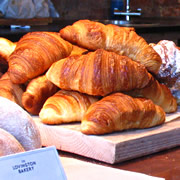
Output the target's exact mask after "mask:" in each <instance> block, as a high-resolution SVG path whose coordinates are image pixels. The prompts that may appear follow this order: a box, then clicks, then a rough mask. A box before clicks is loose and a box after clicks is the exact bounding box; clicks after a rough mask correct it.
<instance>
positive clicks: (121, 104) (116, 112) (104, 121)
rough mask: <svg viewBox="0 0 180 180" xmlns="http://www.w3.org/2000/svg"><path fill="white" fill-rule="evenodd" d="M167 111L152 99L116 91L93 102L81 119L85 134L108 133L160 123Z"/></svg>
mask: <svg viewBox="0 0 180 180" xmlns="http://www.w3.org/2000/svg"><path fill="white" fill-rule="evenodd" d="M164 121H165V112H164V111H163V109H162V108H161V107H160V106H157V105H155V104H154V103H153V102H152V101H151V100H150V99H144V98H132V97H131V96H128V95H125V94H122V93H114V94H111V95H109V96H106V97H104V98H102V99H101V100H100V101H98V102H95V103H93V104H92V105H91V106H90V107H89V108H88V110H87V111H86V113H85V115H84V117H83V119H82V121H81V132H82V133H84V134H106V133H111V132H115V131H122V130H127V129H134V128H136V129H142V128H149V127H153V126H157V125H160V124H162V123H164Z"/></svg>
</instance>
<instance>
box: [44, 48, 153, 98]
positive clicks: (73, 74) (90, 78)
mask: <svg viewBox="0 0 180 180" xmlns="http://www.w3.org/2000/svg"><path fill="white" fill-rule="evenodd" d="M46 77H47V79H48V80H49V81H51V82H52V83H54V84H55V85H56V86H58V87H59V88H61V89H66V90H75V91H79V92H81V93H86V94H89V95H95V96H105V95H107V94H109V93H112V92H116V91H127V90H132V89H135V88H143V87H145V86H146V85H147V84H148V82H149V80H150V77H151V75H150V74H149V73H148V72H147V70H146V68H145V67H144V66H143V65H141V64H139V63H137V62H134V61H132V60H131V59H129V58H128V57H127V56H120V55H118V54H116V53H114V52H108V51H105V50H103V49H98V50H96V51H95V52H89V53H88V54H85V55H75V56H69V57H67V58H65V59H63V60H61V61H58V62H55V63H54V64H53V65H52V66H51V67H50V68H49V70H48V71H47V73H46Z"/></svg>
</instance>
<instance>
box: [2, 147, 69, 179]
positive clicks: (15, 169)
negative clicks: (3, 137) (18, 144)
mask: <svg viewBox="0 0 180 180" xmlns="http://www.w3.org/2000/svg"><path fill="white" fill-rule="evenodd" d="M3 179H6V180H12V179H13V180H41V179H43V180H66V179H67V178H66V175H65V172H64V169H63V166H62V164H61V161H60V157H59V155H58V153H57V150H56V148H55V147H54V146H51V147H46V148H40V149H36V150H33V151H27V152H23V153H18V154H13V155H9V156H3V157H1V158H0V180H3Z"/></svg>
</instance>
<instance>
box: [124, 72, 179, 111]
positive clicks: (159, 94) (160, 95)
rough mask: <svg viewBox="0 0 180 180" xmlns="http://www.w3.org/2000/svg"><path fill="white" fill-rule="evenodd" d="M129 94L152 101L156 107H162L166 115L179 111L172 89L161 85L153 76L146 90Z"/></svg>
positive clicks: (138, 90) (137, 90)
mask: <svg viewBox="0 0 180 180" xmlns="http://www.w3.org/2000/svg"><path fill="white" fill-rule="evenodd" d="M127 93H128V94H129V95H131V96H133V97H144V98H149V99H151V100H152V101H153V102H154V103H155V104H156V105H159V106H161V107H162V108H163V110H164V111H165V112H166V113H172V112H175V111H176V110H177V101H176V99H175V97H174V96H173V95H172V93H171V91H170V89H169V88H168V87H167V86H166V85H164V84H161V83H159V82H158V81H157V80H156V79H155V78H154V77H153V76H152V77H151V81H150V82H149V84H148V85H147V86H146V87H145V88H142V89H136V90H133V91H130V92H127Z"/></svg>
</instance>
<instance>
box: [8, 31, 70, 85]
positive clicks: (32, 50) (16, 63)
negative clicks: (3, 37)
mask: <svg viewBox="0 0 180 180" xmlns="http://www.w3.org/2000/svg"><path fill="white" fill-rule="evenodd" d="M71 51H72V45H71V44H70V43H69V42H67V41H65V40H63V39H62V38H61V37H60V35H59V33H56V32H30V33H27V34H26V35H24V36H23V37H22V38H21V39H20V40H19V41H18V42H17V46H16V48H15V50H14V52H13V53H12V54H11V55H10V56H9V58H8V62H9V69H8V71H9V75H10V78H11V80H12V82H13V83H17V84H22V83H25V82H26V81H27V80H30V79H33V78H34V77H37V76H38V75H41V74H43V73H44V72H45V71H46V70H47V69H48V68H49V67H50V66H51V64H52V63H54V62H55V61H57V60H59V59H62V58H65V57H67V56H69V54H70V53H71Z"/></svg>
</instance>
